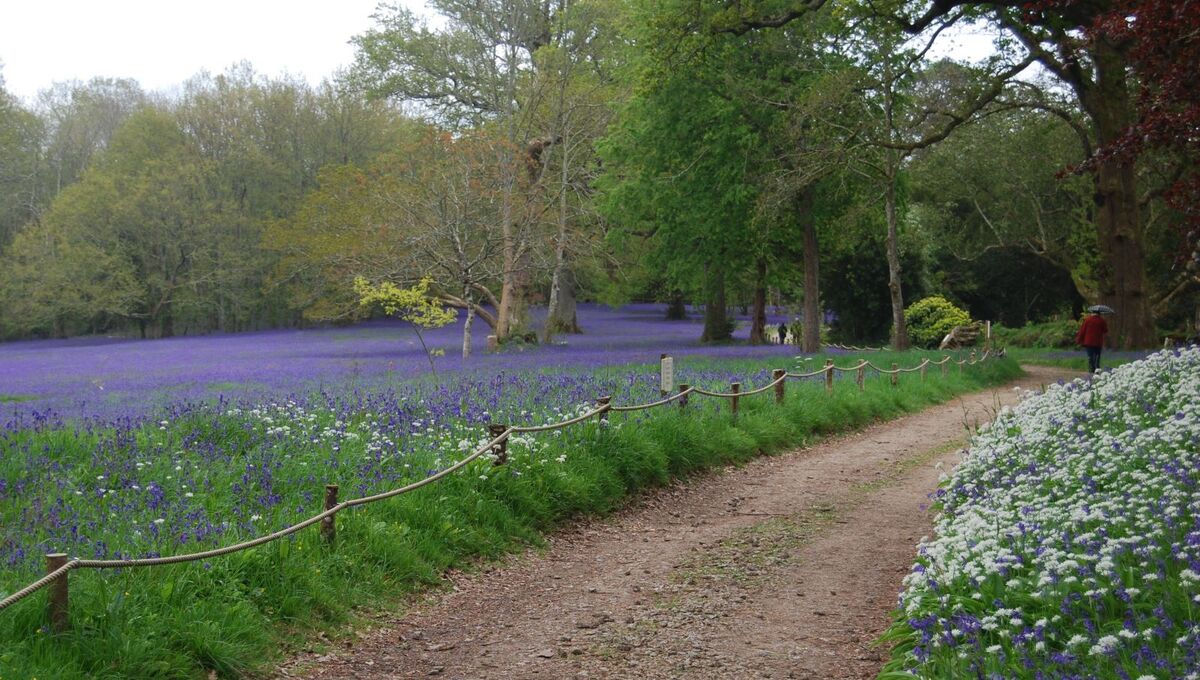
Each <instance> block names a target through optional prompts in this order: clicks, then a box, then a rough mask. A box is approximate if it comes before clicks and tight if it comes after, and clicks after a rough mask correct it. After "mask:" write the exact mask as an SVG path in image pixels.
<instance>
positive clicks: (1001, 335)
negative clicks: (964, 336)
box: [992, 319, 1079, 348]
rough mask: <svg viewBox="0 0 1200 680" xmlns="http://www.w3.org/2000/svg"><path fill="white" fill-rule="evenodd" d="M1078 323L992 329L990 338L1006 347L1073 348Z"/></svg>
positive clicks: (1071, 320)
mask: <svg viewBox="0 0 1200 680" xmlns="http://www.w3.org/2000/svg"><path fill="white" fill-rule="evenodd" d="M1078 330H1079V322H1078V321H1075V320H1073V319H1063V320H1062V321H1044V322H1042V323H1029V324H1025V325H1024V326H1023V327H1021V328H1004V327H1002V326H993V327H992V338H993V339H994V340H995V341H996V342H997V343H999V344H1001V345H1004V346H1006V347H1058V348H1070V347H1074V346H1075V333H1076V331H1078Z"/></svg>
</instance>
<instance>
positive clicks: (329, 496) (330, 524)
mask: <svg viewBox="0 0 1200 680" xmlns="http://www.w3.org/2000/svg"><path fill="white" fill-rule="evenodd" d="M337 504H338V485H337V484H326V485H325V510H326V512H328V511H329V510H333V509H334V508H336V507H337ZM336 516H337V515H336V514H331V515H329V516H328V517H326V518H325V519H322V520H321V538H322V539H324V541H325V542H326V543H327V544H329V545H333V542H334V541H335V540H337V521H336V520H335V519H334V517H336Z"/></svg>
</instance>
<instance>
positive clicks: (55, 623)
mask: <svg viewBox="0 0 1200 680" xmlns="http://www.w3.org/2000/svg"><path fill="white" fill-rule="evenodd" d="M989 356H991V353H990V352H984V353H983V355H982V356H981V357H978V358H976V357H975V353H974V352H972V353H971V357H970V359H969V360H968V359H963V360H954V359H953V357H951V356H950V355H946V356H944V357H943V358H942V359H941V360H940V361H931V360H929V359H928V358H926V359H924V360H922V362H921V363H920V364H919V365H917V366H914V367H912V368H896V367H895V364H893V369H891V370H888V369H883V368H879V367H878V366H876V365H874V364H873V363H871V362H870V361H866V360H860V361H859V363H858V364H857V365H855V366H849V367H840V366H836V365H834V364H833V361H832V360H828V361H827V363H826V365H825V367H824V368H821V369H820V370H816V371H812V372H810V373H792V372H789V371H785V370H783V369H776V370H775V371H774V372H773V377H774V379H773V380H772V381H770V382H768V383H766V384H764V385H762V386H761V387H758V388H755V389H753V390H749V391H746V392H742V391H741V383H732V384H731V387H732V390H731V391H730V392H716V391H711V390H705V389H703V388H700V387H691V386H688V385H686V384H680V385H679V391H678V392H675V393H673V394H670V395H668V396H665V397H664V398H662V399H659V400H657V401H652V402H647V403H644V404H631V405H627V406H616V405H613V404H611V403H609V402H610V398H609V397H603V398H601V399H599V400H598V403H599V405H598V406H597V407H595V408H591V409H588V410H587V411H585V412H583V413H581V414H579V415H577V416H575V417H573V418H568V419H567V420H563V421H559V422H555V423H548V424H546V425H532V426H510V425H490V426H489V430H490V433H491V435H492V436H491V438H490V439H488V440H487V442H486V443H484V444H482V445H480V446H479V447H478V448H476V449H475V450H474V451H472V452H471V454H470V455H468V456H466V457H464V458H462V459H461V460H459V461H457V462H455V463H454V464H453V465H451V466H449V467H447V468H445V469H443V470H439V471H438V472H436V473H434V474H431V475H429V476H427V477H425V478H424V479H421V480H418V481H415V482H412V483H411V484H407V485H405V486H401V487H398V488H395V489H390V490H388V491H384V492H381V493H377V494H374V495H371V496H363V497H360V498H355V499H351V500H348V501H342V502H340V503H338V502H337V500H336V499H337V488H338V487H337V486H336V485H333V484H330V485H327V486H326V497H325V506H326V507H325V509H324V511H322V512H320V513H318V514H316V515H313V516H311V517H308V518H307V519H304V520H302V521H300V522H298V523H296V524H294V525H292V526H288V527H285V528H283V529H280V530H278V531H275V532H273V533H270V534H266V535H264V536H259V537H258V538H253V539H250V540H247V541H242V542H240V543H235V544H233V545H228V546H224V547H221V548H214V549H212V550H205V551H202V552H197V553H188V554H184V555H170V556H167V557H147V558H139V559H127V560H91V559H81V558H68V557H67V556H66V555H64V554H61V553H54V554H50V555H47V556H46V558H47V567H48V568H47V573H46V574H45V575H44V576H42V577H41V578H39V579H38V580H36V581H34V582H32V583H30V584H29V585H27V586H25V587H24V588H21V589H20V590H18V591H16V592H15V593H12V594H11V595H8V596H7V597H5V598H3V599H0V611H2V610H5V609H7V608H9V607H11V606H12V605H14V604H16V603H17V602H20V601H21V600H24V599H25V598H27V597H29V596H30V595H32V594H34V593H35V592H37V591H39V590H41V589H43V588H46V587H48V586H51V585H52V584H56V582H58V581H59V580H60V579H62V580H63V583H57V584H56V588H55V590H53V591H52V592H51V598H50V620H51V625H52V627H53V628H54V629H55V630H64V629H66V628H67V589H66V587H65V580H66V578H67V575H68V573H69V572H71V571H72V570H74V569H124V568H133V567H153V566H163V565H168V564H181V563H185V562H195V561H200V560H208V559H213V558H217V557H223V556H225V555H229V554H232V553H235V552H240V551H243V550H249V549H251V548H256V547H258V546H261V545H265V544H267V543H271V542H273V541H277V540H279V539H281V538H284V537H286V536H290V535H291V534H294V533H296V532H298V531H301V530H303V529H306V528H308V527H310V526H313V525H314V524H318V523H320V524H322V527H321V533H322V537H323V538H325V539H326V540H327V541H330V542H332V540H333V537H334V535H335V529H334V524H333V518H334V516H335V515H337V513H339V512H341V511H342V510H346V509H348V508H353V507H357V506H361V505H367V504H369V503H374V502H377V501H382V500H386V499H389V498H394V497H396V496H400V495H403V494H406V493H410V492H412V491H415V490H417V489H420V488H421V487H424V486H427V485H429V484H433V483H434V482H436V481H438V480H440V479H442V478H444V477H447V476H449V475H452V474H454V473H455V472H457V471H459V470H461V469H462V468H463V467H465V466H467V465H469V464H470V463H472V462H473V461H475V460H477V459H478V458H480V457H481V456H483V455H485V454H488V453H493V454H495V455H496V460H495V464H496V465H501V464H503V463H504V462H506V460H507V444H508V440H509V438H510V437H511V436H512V435H513V434H521V433H535V432H548V431H551V430H560V429H564V428H567V427H570V426H572V425H576V424H579V423H582V422H584V421H587V420H590V419H592V418H594V417H596V416H599V418H600V419H601V421H606V420H607V418H608V414H609V413H610V412H624V413H629V412H634V411H642V410H646V409H652V408H657V407H659V406H665V405H667V404H671V403H673V402H676V401H678V402H679V405H680V406H681V407H686V406H687V402H688V396H689V395H691V394H693V393H694V394H699V395H703V396H706V397H715V398H720V399H729V400H731V411H732V414H733V417H734V418H736V417H737V414H738V402H739V400H740V399H741V398H742V397H747V396H753V395H756V394H761V393H763V392H766V391H767V390H770V389H772V388H774V389H775V400H776V402H777V403H782V402H783V399H784V386H785V381H786V380H787V379H789V378H810V377H814V376H818V375H825V377H826V389H827V390H828V391H832V389H833V380H832V378H833V373H834V372H835V371H840V372H850V371H854V372H856V373H857V374H858V385H859V389H863V381H862V377H863V373H862V371H863V369H864V368H866V367H870V368H873V369H874V370H876V371H878V372H880V373H884V374H890V375H891V376H892V384H893V385H895V384H896V377H897V374H899V373H903V372H913V371H920V370H922V369H924V368H926V367H927V366H929V365H934V366H938V365H943V366H944V365H945V364H946V363H947V362H950V361H954V363H957V364H958V365H959V367H960V368H961V367H962V366H964V365H968V366H969V365H975V364H977V363H980V362H982V361H985V360H986V359H988V358H989ZM944 373H945V371H944V369H943V374H944ZM923 378H924V375H922V379H923Z"/></svg>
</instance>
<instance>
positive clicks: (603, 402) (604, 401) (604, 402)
mask: <svg viewBox="0 0 1200 680" xmlns="http://www.w3.org/2000/svg"><path fill="white" fill-rule="evenodd" d="M611 404H612V397H600V398H599V399H597V400H596V406H598V407H600V408H602V409H604V410H603V411H601V412H600V422H601V423H603V424H604V425H607V424H608V409H609V408H610V405H611Z"/></svg>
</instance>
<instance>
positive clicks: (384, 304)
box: [354, 276, 458, 374]
mask: <svg viewBox="0 0 1200 680" xmlns="http://www.w3.org/2000/svg"><path fill="white" fill-rule="evenodd" d="M432 285H433V279H431V278H429V277H428V276H426V277H422V279H421V280H420V281H418V282H417V283H416V285H414V286H412V287H411V288H401V287H400V286H397V285H396V284H394V283H392V282H391V281H382V282H380V283H378V284H372V283H371V282H370V281H367V280H366V279H364V278H363V277H361V276H359V277H356V278H355V279H354V292H355V294H357V295H358V303H359V304H360V305H362V306H363V307H366V308H369V309H370V308H378V309H382V310H383V313H384V314H387V315H388V316H394V317H398V318H400V319H403V320H405V321H407V322H409V323H411V324H412V327H413V332H415V333H416V334H417V340H419V341H420V342H421V349H422V350H424V351H425V358H426V359H428V360H429V370H430V371H432V372H433V373H434V374H437V368H435V367H434V365H433V357H434V356H435V355H436V356H440V355H441V354H443V353H444V352H443V351H442V350H438V349H434V350H430V349H429V345H427V344H425V336H423V335H422V334H421V329H422V328H441V327H442V326H446V325H448V324H451V323H454V320H455V319H456V318H458V315H457V314H456V313H455V312H453V311H451V310H449V309H447V308H445V307H443V306H442V305H441V304H439V303H438V301H437V300H436V299H434V298H433V297H432V296H431V295H430V293H429V288H430V286H432Z"/></svg>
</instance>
